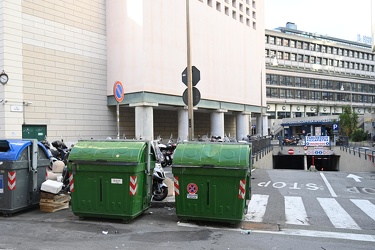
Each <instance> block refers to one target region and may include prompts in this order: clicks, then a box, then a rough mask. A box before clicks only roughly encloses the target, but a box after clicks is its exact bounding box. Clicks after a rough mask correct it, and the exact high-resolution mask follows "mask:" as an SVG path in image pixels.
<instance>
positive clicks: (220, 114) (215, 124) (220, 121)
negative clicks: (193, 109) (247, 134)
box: [211, 109, 227, 139]
mask: <svg viewBox="0 0 375 250" xmlns="http://www.w3.org/2000/svg"><path fill="white" fill-rule="evenodd" d="M225 112H227V110H223V109H219V110H216V111H214V112H212V113H211V135H214V136H221V138H222V139H224V113H225Z"/></svg>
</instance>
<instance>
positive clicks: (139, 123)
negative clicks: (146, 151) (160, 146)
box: [130, 104, 157, 140]
mask: <svg viewBox="0 0 375 250" xmlns="http://www.w3.org/2000/svg"><path fill="white" fill-rule="evenodd" d="M156 105H157V104H156ZM156 105H155V104H132V105H130V106H135V137H136V139H140V138H142V139H145V140H153V139H155V138H154V109H153V107H152V106H156Z"/></svg>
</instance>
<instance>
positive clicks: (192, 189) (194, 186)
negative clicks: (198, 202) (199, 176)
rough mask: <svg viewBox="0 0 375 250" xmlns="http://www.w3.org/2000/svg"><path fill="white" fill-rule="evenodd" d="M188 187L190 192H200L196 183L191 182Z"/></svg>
mask: <svg viewBox="0 0 375 250" xmlns="http://www.w3.org/2000/svg"><path fill="white" fill-rule="evenodd" d="M186 189H187V191H188V193H189V194H196V193H197V192H198V186H197V184H195V183H189V184H188V185H187V188H186Z"/></svg>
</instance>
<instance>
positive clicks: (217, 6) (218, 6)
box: [216, 2, 221, 11]
mask: <svg viewBox="0 0 375 250" xmlns="http://www.w3.org/2000/svg"><path fill="white" fill-rule="evenodd" d="M216 10H217V11H221V3H220V2H216Z"/></svg>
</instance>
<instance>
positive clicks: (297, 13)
mask: <svg viewBox="0 0 375 250" xmlns="http://www.w3.org/2000/svg"><path fill="white" fill-rule="evenodd" d="M371 1H372V0H312V1H307V0H264V8H265V28H266V29H274V28H277V27H285V25H286V23H287V22H292V23H295V24H296V25H297V29H298V30H301V31H307V32H311V33H318V34H320V35H327V36H331V37H336V38H341V39H345V40H350V41H357V39H358V34H359V35H361V39H363V36H367V37H371V32H372V31H371V22H372V21H374V22H375V20H372V19H375V13H374V17H373V18H371V14H372V13H371V7H373V9H374V7H375V0H373V3H372V5H373V6H371ZM374 12H375V10H374ZM362 41H363V40H362Z"/></svg>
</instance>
